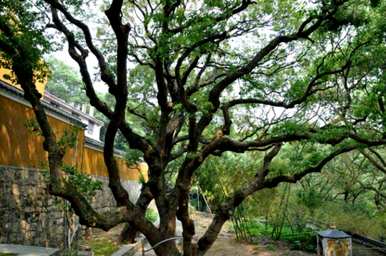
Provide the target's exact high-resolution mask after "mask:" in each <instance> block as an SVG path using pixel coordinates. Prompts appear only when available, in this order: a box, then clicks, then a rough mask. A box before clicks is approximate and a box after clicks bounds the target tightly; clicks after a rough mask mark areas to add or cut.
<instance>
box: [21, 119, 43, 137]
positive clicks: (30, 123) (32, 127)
mask: <svg viewBox="0 0 386 256" xmlns="http://www.w3.org/2000/svg"><path fill="white" fill-rule="evenodd" d="M24 127H25V128H27V130H28V131H29V132H31V133H33V134H35V135H39V136H41V135H42V131H41V129H40V126H39V124H38V122H37V121H36V120H35V119H28V120H27V121H25V123H24Z"/></svg>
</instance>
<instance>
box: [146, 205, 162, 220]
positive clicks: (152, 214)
mask: <svg viewBox="0 0 386 256" xmlns="http://www.w3.org/2000/svg"><path fill="white" fill-rule="evenodd" d="M145 218H146V219H147V220H148V221H150V222H152V223H154V222H155V221H157V220H158V218H159V216H158V213H157V211H155V210H154V209H152V208H147V210H146V213H145Z"/></svg>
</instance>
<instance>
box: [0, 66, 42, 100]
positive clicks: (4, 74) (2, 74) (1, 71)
mask: <svg viewBox="0 0 386 256" xmlns="http://www.w3.org/2000/svg"><path fill="white" fill-rule="evenodd" d="M8 78H10V79H8ZM0 80H3V81H5V82H6V83H7V84H10V85H12V86H14V87H16V88H18V89H20V90H21V87H20V85H19V84H16V83H15V82H13V81H12V80H15V76H14V75H13V74H12V72H11V70H10V69H6V68H3V67H0ZM46 84H47V79H44V81H43V82H42V81H36V83H35V85H36V89H37V90H38V91H39V93H40V94H42V95H43V94H44V89H45V87H46Z"/></svg>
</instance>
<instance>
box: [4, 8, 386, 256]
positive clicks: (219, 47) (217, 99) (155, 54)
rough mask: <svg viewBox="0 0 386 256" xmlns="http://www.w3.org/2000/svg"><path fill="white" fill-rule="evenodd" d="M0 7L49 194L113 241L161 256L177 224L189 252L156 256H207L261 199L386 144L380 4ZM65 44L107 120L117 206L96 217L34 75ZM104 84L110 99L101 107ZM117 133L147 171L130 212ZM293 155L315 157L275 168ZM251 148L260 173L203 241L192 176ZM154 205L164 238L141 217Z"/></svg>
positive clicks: (7, 50)
mask: <svg viewBox="0 0 386 256" xmlns="http://www.w3.org/2000/svg"><path fill="white" fill-rule="evenodd" d="M0 4H1V5H0V50H1V54H2V58H3V63H2V64H3V65H8V66H11V67H12V68H13V70H14V72H15V75H16V77H17V81H18V83H19V84H21V86H22V88H23V89H24V93H25V98H26V99H27V100H28V101H29V102H30V103H31V105H32V106H33V109H34V111H35V114H36V119H37V122H38V123H39V125H40V128H41V131H42V135H43V136H44V138H45V142H44V145H43V146H44V149H45V150H46V151H47V152H48V154H49V169H50V193H51V194H53V195H56V196H59V197H62V198H64V199H66V200H68V201H69V202H70V203H71V205H72V208H73V209H74V211H75V212H76V214H77V215H78V216H79V217H80V221H81V223H82V224H84V225H87V226H90V227H98V228H102V229H104V230H108V229H110V228H112V227H114V226H116V225H118V224H120V223H126V229H125V234H124V235H126V236H127V238H130V237H131V236H132V235H133V234H134V233H135V231H139V232H141V233H142V234H144V235H145V236H146V238H147V239H148V240H149V242H150V244H152V245H155V244H157V243H158V242H160V241H163V240H165V239H168V238H170V237H173V236H175V229H176V219H178V220H180V221H181V222H182V226H183V239H182V242H183V247H182V248H181V250H179V249H178V247H177V246H176V241H175V240H171V241H168V242H165V243H163V244H162V245H161V246H159V247H157V248H156V249H155V251H156V253H157V255H181V254H183V255H203V254H205V253H206V252H207V250H208V249H209V248H210V247H211V245H212V244H213V242H214V241H215V240H216V238H217V235H218V234H219V232H220V230H221V227H222V226H223V224H224V223H225V222H226V221H227V220H228V219H229V218H230V217H231V216H232V213H233V211H234V209H235V208H236V207H237V206H238V205H240V204H241V203H242V202H243V200H244V199H245V198H247V197H248V196H250V195H252V194H253V193H255V192H256V191H259V190H262V189H264V188H272V187H275V186H277V185H278V184H280V183H282V182H291V183H295V182H297V181H298V180H300V179H302V178H303V177H304V176H306V175H307V174H309V173H314V172H320V171H321V170H322V168H323V166H325V165H326V164H327V163H328V162H329V161H330V160H332V159H334V158H335V157H337V156H339V155H341V154H344V153H346V152H349V151H352V150H356V149H358V148H360V149H364V148H374V147H377V146H382V145H384V144H385V143H386V130H385V122H386V116H385V86H384V82H385V76H384V74H383V71H384V68H385V59H386V53H385V52H386V51H385V39H384V36H385V25H384V23H385V22H384V19H383V18H382V17H383V16H382V15H383V14H384V13H385V11H386V4H385V1H383V0H381V1H365V0H361V1H358V0H351V1H349V0H315V1H302V0H292V1H290V0H288V1H279V0H277V1H266V0H255V1H252V0H197V1H184V0H127V1H122V0H109V1H107V0H106V1H86V0H83V1H82V0H44V1H42V0H40V1H39V0H36V1H13V0H1V1H0ZM58 41H59V42H65V44H64V47H65V48H67V49H68V53H69V55H70V56H71V57H72V59H73V60H75V62H76V63H77V64H78V66H79V71H80V74H81V77H82V80H83V84H79V86H82V87H84V88H85V90H86V93H87V96H88V98H89V100H90V103H91V105H93V106H94V107H95V108H96V109H97V110H98V111H99V112H101V113H102V114H103V115H104V116H105V117H106V118H107V120H109V122H108V126H107V131H106V135H105V146H104V159H105V163H106V166H107V169H108V173H109V186H110V188H111V191H112V193H113V195H114V197H115V199H116V202H117V207H116V208H115V209H113V210H111V212H107V213H98V212H96V211H95V210H94V209H93V208H92V207H91V206H90V204H89V203H88V202H87V200H86V199H85V197H84V196H83V195H82V193H80V192H79V191H78V190H77V188H76V186H74V185H73V184H71V183H70V182H69V181H68V179H66V175H65V174H64V173H63V172H62V170H61V168H62V166H63V162H62V158H63V155H64V153H65V146H63V145H64V144H63V143H60V142H61V141H62V138H58V137H57V136H55V134H54V133H53V131H52V129H51V127H50V125H49V123H48V121H47V116H46V114H45V110H44V108H43V106H42V104H41V103H40V98H41V95H40V94H39V93H38V92H37V91H36V89H35V86H34V81H35V79H38V78H36V76H33V74H34V71H35V74H38V73H37V72H36V70H37V69H38V70H40V73H39V74H42V73H44V70H45V68H44V63H42V61H41V57H40V56H41V55H42V54H43V53H44V52H46V51H48V50H50V49H49V48H52V47H50V46H52V45H53V44H54V43H55V42H58ZM57 44H58V43H56V46H57ZM54 48H55V47H54ZM51 50H52V49H51ZM89 59H94V60H95V61H94V62H95V63H97V71H95V68H94V67H90V66H92V65H90V62H89V61H88V60H89ZM95 73H96V76H95ZM96 81H98V83H95V82H96ZM101 82H102V83H104V84H105V85H106V86H107V87H108V92H109V94H110V95H111V97H110V98H111V99H112V101H110V102H105V100H104V99H101V98H99V97H98V95H97V93H96V91H95V86H100V84H101ZM117 134H121V135H122V137H123V138H124V139H125V141H126V143H127V144H128V147H129V151H130V152H136V154H137V155H138V153H140V154H141V155H142V157H143V159H144V161H145V162H146V163H147V164H148V166H149V180H148V181H147V182H146V183H145V184H144V185H143V188H142V191H141V194H140V197H139V199H138V201H137V202H135V203H134V202H131V201H130V200H129V196H128V193H127V191H126V190H125V189H124V188H123V187H122V185H121V183H120V177H119V170H118V169H117V165H116V163H115V161H114V158H113V149H114V141H115V138H116V136H117ZM285 144H291V145H294V144H299V145H304V146H305V147H308V148H310V147H311V148H312V147H314V148H315V150H309V151H308V153H307V155H306V156H304V157H302V158H299V159H294V160H293V161H294V162H293V163H291V164H290V165H289V166H286V167H281V168H278V167H274V166H273V164H271V163H274V162H275V156H277V155H280V154H281V149H282V148H283V145H285ZM247 151H260V152H262V154H256V155H261V156H262V159H256V160H255V161H256V163H258V162H260V164H259V166H260V167H259V168H257V169H256V172H255V175H253V176H251V177H249V183H248V184H245V185H244V186H242V187H239V188H236V189H235V192H234V194H233V195H231V196H229V198H227V199H226V200H224V202H223V203H222V204H221V206H219V207H218V208H217V209H215V214H214V218H213V221H212V223H211V224H210V226H209V227H208V229H207V231H206V233H205V234H204V235H203V236H202V237H198V238H197V237H196V236H195V228H194V223H193V221H192V220H191V218H190V217H189V190H190V187H191V185H192V179H193V178H194V176H195V174H196V173H197V172H199V171H200V166H201V165H202V164H203V163H204V162H205V161H207V160H208V159H209V158H211V157H223V156H224V154H225V152H233V153H239V154H242V153H245V152H247ZM271 167H272V168H271ZM295 167H296V168H295ZM151 200H154V201H155V203H156V206H157V208H158V211H159V215H160V224H159V227H156V226H154V225H153V224H152V223H151V222H149V221H148V220H146V218H145V216H144V212H145V210H146V208H147V206H148V204H149V202H150V201H151ZM131 238H132V237H131Z"/></svg>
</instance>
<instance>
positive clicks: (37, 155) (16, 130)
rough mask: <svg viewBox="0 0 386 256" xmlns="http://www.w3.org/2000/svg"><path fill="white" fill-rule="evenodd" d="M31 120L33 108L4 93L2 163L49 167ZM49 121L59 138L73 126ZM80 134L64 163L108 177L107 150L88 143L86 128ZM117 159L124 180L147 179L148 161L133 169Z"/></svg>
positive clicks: (0, 124)
mask: <svg viewBox="0 0 386 256" xmlns="http://www.w3.org/2000/svg"><path fill="white" fill-rule="evenodd" d="M27 120H35V116H34V113H33V111H32V109H31V108H30V107H27V106H25V105H23V104H21V103H19V102H16V101H14V100H12V99H8V98H6V97H4V96H2V95H0V165H10V166H18V167H29V168H31V167H32V168H45V167H46V166H47V152H45V151H44V149H43V138H42V136H40V135H38V134H36V133H33V132H32V131H30V130H29V129H27V127H26V121H27ZM49 122H50V124H51V126H52V128H53V129H54V132H55V134H56V136H57V138H60V137H61V136H62V134H63V132H64V131H65V130H67V131H71V130H72V129H73V126H72V125H71V124H69V123H66V122H64V121H62V120H59V119H57V118H55V117H50V116H49ZM77 136H78V139H77V143H76V146H75V147H74V148H73V149H68V150H67V151H66V155H65V156H64V163H65V164H67V165H72V166H76V167H77V169H79V170H81V171H82V172H84V173H87V174H89V175H94V176H108V174H107V169H106V166H105V164H104V160H103V153H102V152H101V151H98V150H95V149H92V148H89V147H87V146H85V145H84V130H83V129H79V130H78V135H77ZM117 162H118V166H119V169H120V172H121V173H120V174H121V178H122V180H138V179H140V176H141V175H142V176H143V177H144V178H145V180H146V179H147V165H146V164H145V163H143V164H139V165H138V166H137V168H135V167H131V168H130V167H129V166H128V165H127V162H126V161H125V160H124V159H122V158H117ZM141 173H142V174H141Z"/></svg>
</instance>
